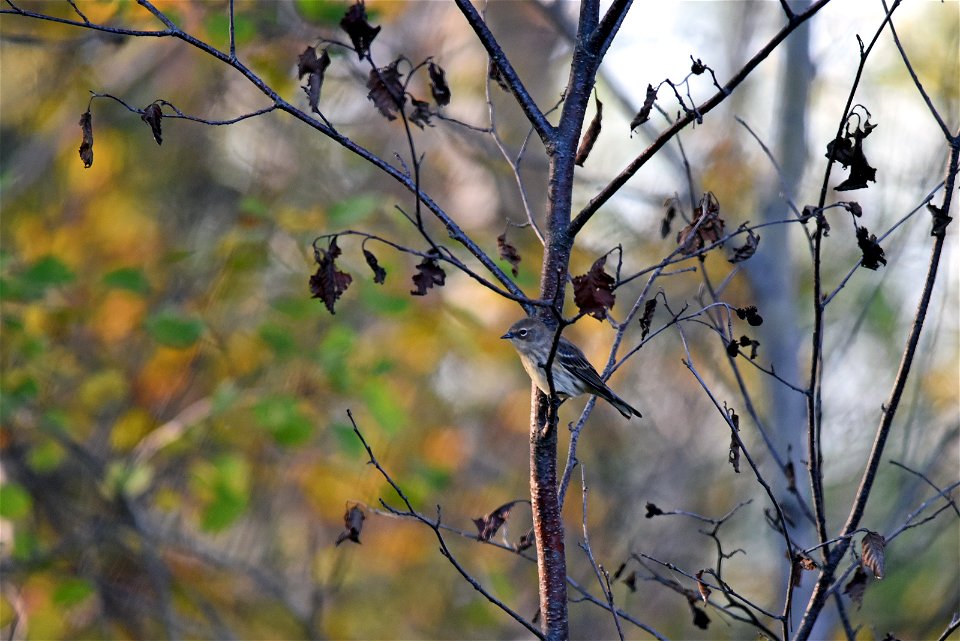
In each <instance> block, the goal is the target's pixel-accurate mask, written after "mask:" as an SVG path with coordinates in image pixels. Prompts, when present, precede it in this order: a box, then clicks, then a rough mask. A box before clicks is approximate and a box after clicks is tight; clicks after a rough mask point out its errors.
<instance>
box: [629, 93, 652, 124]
mask: <svg viewBox="0 0 960 641" xmlns="http://www.w3.org/2000/svg"><path fill="white" fill-rule="evenodd" d="M656 100H657V89H654V88H653V85H647V96H646V97H645V98H644V99H643V106H642V107H640V111H638V112H637V115H636V116H634V117H633V120H631V121H630V131H631V132H632V131H633V130H634V129H636V128H637V127H639V126H640V125H642V124H643V123H645V122H647V121H648V120H650V110H651V109H653V103H654V102H655V101H656Z"/></svg>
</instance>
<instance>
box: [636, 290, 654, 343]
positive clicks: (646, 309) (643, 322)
mask: <svg viewBox="0 0 960 641" xmlns="http://www.w3.org/2000/svg"><path fill="white" fill-rule="evenodd" d="M656 311H657V299H656V298H651V299H650V300H648V301H647V302H646V303H644V305H643V316H641V317H640V340H643V339H645V338H646V337H647V334H649V333H650V324H651V323H652V322H653V314H654V312H656Z"/></svg>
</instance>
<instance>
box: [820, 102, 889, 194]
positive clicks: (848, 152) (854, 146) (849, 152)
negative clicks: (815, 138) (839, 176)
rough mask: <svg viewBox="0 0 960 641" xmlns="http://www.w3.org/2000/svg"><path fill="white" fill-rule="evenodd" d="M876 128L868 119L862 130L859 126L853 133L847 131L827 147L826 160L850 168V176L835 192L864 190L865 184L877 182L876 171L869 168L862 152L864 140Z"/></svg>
mask: <svg viewBox="0 0 960 641" xmlns="http://www.w3.org/2000/svg"><path fill="white" fill-rule="evenodd" d="M876 128H877V126H876V125H873V124H871V123H870V119H869V118H868V119H867V121H866V123H864V125H863V128H862V129H861V128H860V126H859V125H858V126H857V128H856V129H854V130H853V131H850V130H849V129H848V130H847V131H846V132H845V133H844V134H843V135H841V137H839V138H837V139H835V140H832V141H831V142H830V143H829V144H828V145H827V158H830V157H833V158H834V159H835V160H836V161H837V162H839V163H840V164H841V165H843V166H844V167H847V166H849V167H850V175H849V176H848V177H847V179H846V180H844V181H843V182H842V183H840V184H839V185H837V186H836V187H834V189H835V190H836V191H852V190H854V189H864V188H865V187H867V182H877V170H876V169H875V168H874V167H871V166H870V163H869V162H868V161H867V156H866V154H864V152H863V141H864V139H865V138H866V137H867V136H869V135H870V132H872V131H873V130H874V129H876Z"/></svg>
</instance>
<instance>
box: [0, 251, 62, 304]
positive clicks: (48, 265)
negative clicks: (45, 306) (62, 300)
mask: <svg viewBox="0 0 960 641" xmlns="http://www.w3.org/2000/svg"><path fill="white" fill-rule="evenodd" d="M75 278H76V275H75V274H74V273H73V270H71V269H70V268H69V267H67V265H66V264H65V263H64V262H63V261H61V260H60V259H59V258H57V257H56V256H51V255H47V256H44V257H43V258H40V259H39V260H37V261H36V262H34V263H33V264H31V265H30V266H29V267H27V268H26V269H25V270H24V271H23V272H22V273H20V274H19V275H18V276H16V277H13V278H4V279H2V280H0V292H2V295H3V297H4V298H5V299H6V300H19V301H29V300H36V299H38V298H42V297H43V294H44V292H45V291H46V290H47V288H49V287H57V286H59V285H66V284H67V283H70V282H72V281H73V280H74V279H75Z"/></svg>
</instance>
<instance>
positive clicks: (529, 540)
mask: <svg viewBox="0 0 960 641" xmlns="http://www.w3.org/2000/svg"><path fill="white" fill-rule="evenodd" d="M536 542H537V538H536V537H535V536H534V535H533V528H530V529H529V530H527V531H526V532H524V534H523V536H521V537H520V540H519V541H517V552H523V551H524V550H526V549H529V548H531V547H533V544H534V543H536Z"/></svg>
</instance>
